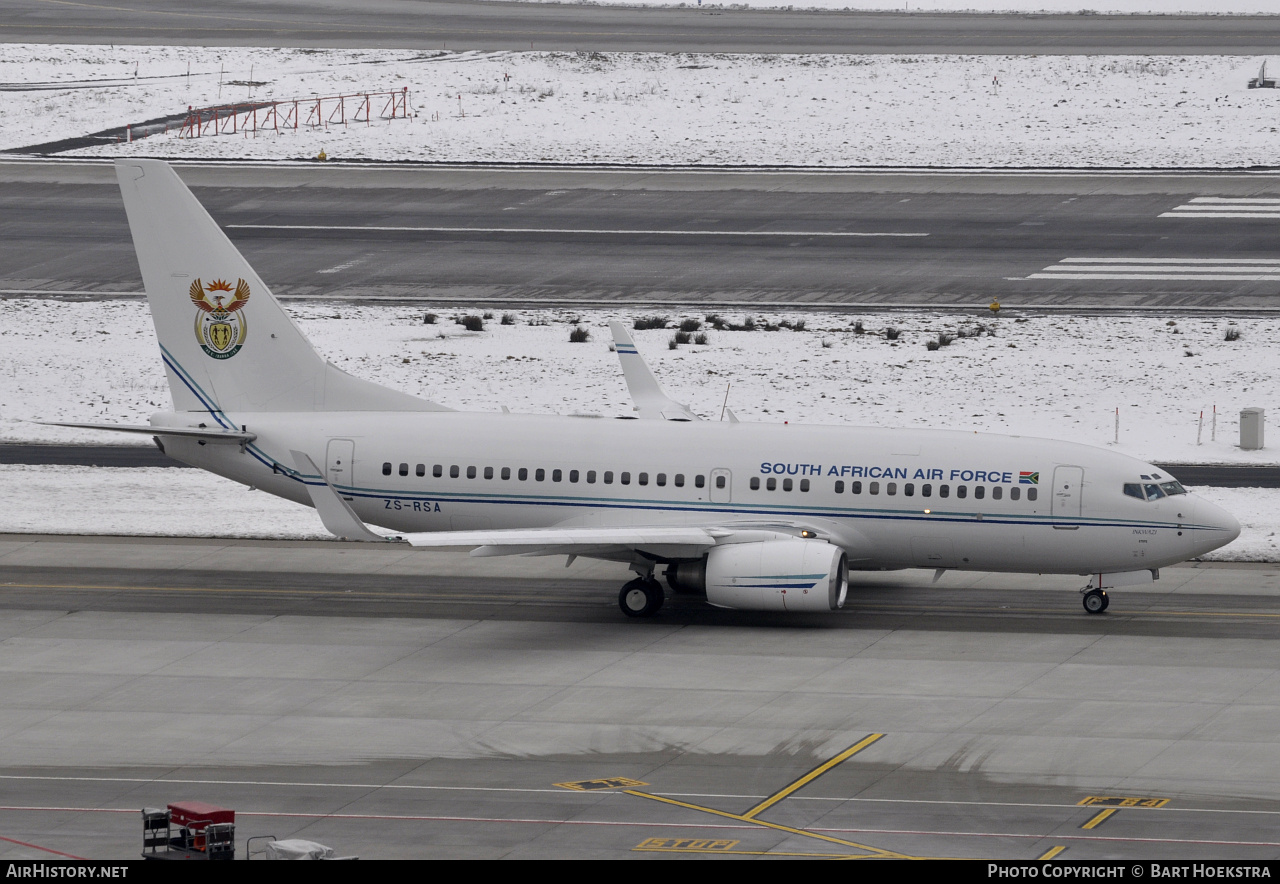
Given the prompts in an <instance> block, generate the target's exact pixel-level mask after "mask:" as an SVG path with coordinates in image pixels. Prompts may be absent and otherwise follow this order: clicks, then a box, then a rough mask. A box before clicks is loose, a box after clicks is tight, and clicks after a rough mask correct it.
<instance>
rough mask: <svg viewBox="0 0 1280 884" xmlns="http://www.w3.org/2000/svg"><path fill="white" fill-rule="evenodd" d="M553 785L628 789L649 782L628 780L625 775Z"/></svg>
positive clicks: (587, 789) (577, 789) (589, 789)
mask: <svg viewBox="0 0 1280 884" xmlns="http://www.w3.org/2000/svg"><path fill="white" fill-rule="evenodd" d="M554 785H556V786H559V787H560V788H561V789H572V790H573V791H575V792H595V791H599V790H602V789H628V788H634V787H636V786H647V785H649V784H648V783H642V782H640V781H639V780H629V779H627V778H626V777H606V778H605V779H601V780H579V781H577V782H576V783H555V784H554Z"/></svg>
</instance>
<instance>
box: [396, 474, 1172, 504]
mask: <svg viewBox="0 0 1280 884" xmlns="http://www.w3.org/2000/svg"><path fill="white" fill-rule="evenodd" d="M401 475H403V473H402V474H401ZM1142 490H1143V491H1145V492H1146V493H1147V500H1157V499H1159V498H1161V497H1164V492H1163V491H1161V490H1160V486H1159V485H1143V486H1142Z"/></svg>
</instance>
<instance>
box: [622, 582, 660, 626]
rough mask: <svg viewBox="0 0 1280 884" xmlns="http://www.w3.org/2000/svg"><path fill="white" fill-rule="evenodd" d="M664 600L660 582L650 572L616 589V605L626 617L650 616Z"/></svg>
mask: <svg viewBox="0 0 1280 884" xmlns="http://www.w3.org/2000/svg"><path fill="white" fill-rule="evenodd" d="M664 601H666V595H665V593H663V591H662V584H660V583H658V581H657V580H655V579H654V578H653V575H652V574H649V575H647V576H644V577H637V578H636V579H635V580H632V581H630V582H629V583H626V584H624V585H623V587H622V589H621V590H619V591H618V607H619V608H621V609H622V613H624V614H626V615H627V616H628V617H652V616H653V615H654V614H656V613H658V609H659V608H661V607H662V603H663V602H664Z"/></svg>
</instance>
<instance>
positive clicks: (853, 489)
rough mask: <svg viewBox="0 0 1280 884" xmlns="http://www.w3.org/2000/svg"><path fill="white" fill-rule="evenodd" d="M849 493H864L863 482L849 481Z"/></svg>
mask: <svg viewBox="0 0 1280 884" xmlns="http://www.w3.org/2000/svg"><path fill="white" fill-rule="evenodd" d="M849 493H850V494H861V493H862V483H861V482H850V483H849Z"/></svg>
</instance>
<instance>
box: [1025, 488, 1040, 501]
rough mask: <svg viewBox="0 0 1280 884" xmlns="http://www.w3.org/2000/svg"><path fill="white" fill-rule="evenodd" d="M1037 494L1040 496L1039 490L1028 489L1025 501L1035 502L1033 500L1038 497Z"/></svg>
mask: <svg viewBox="0 0 1280 884" xmlns="http://www.w3.org/2000/svg"><path fill="white" fill-rule="evenodd" d="M1039 494H1040V491H1039V489H1036V488H1028V489H1027V500H1035V499H1036V498H1037V497H1038V496H1039Z"/></svg>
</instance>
